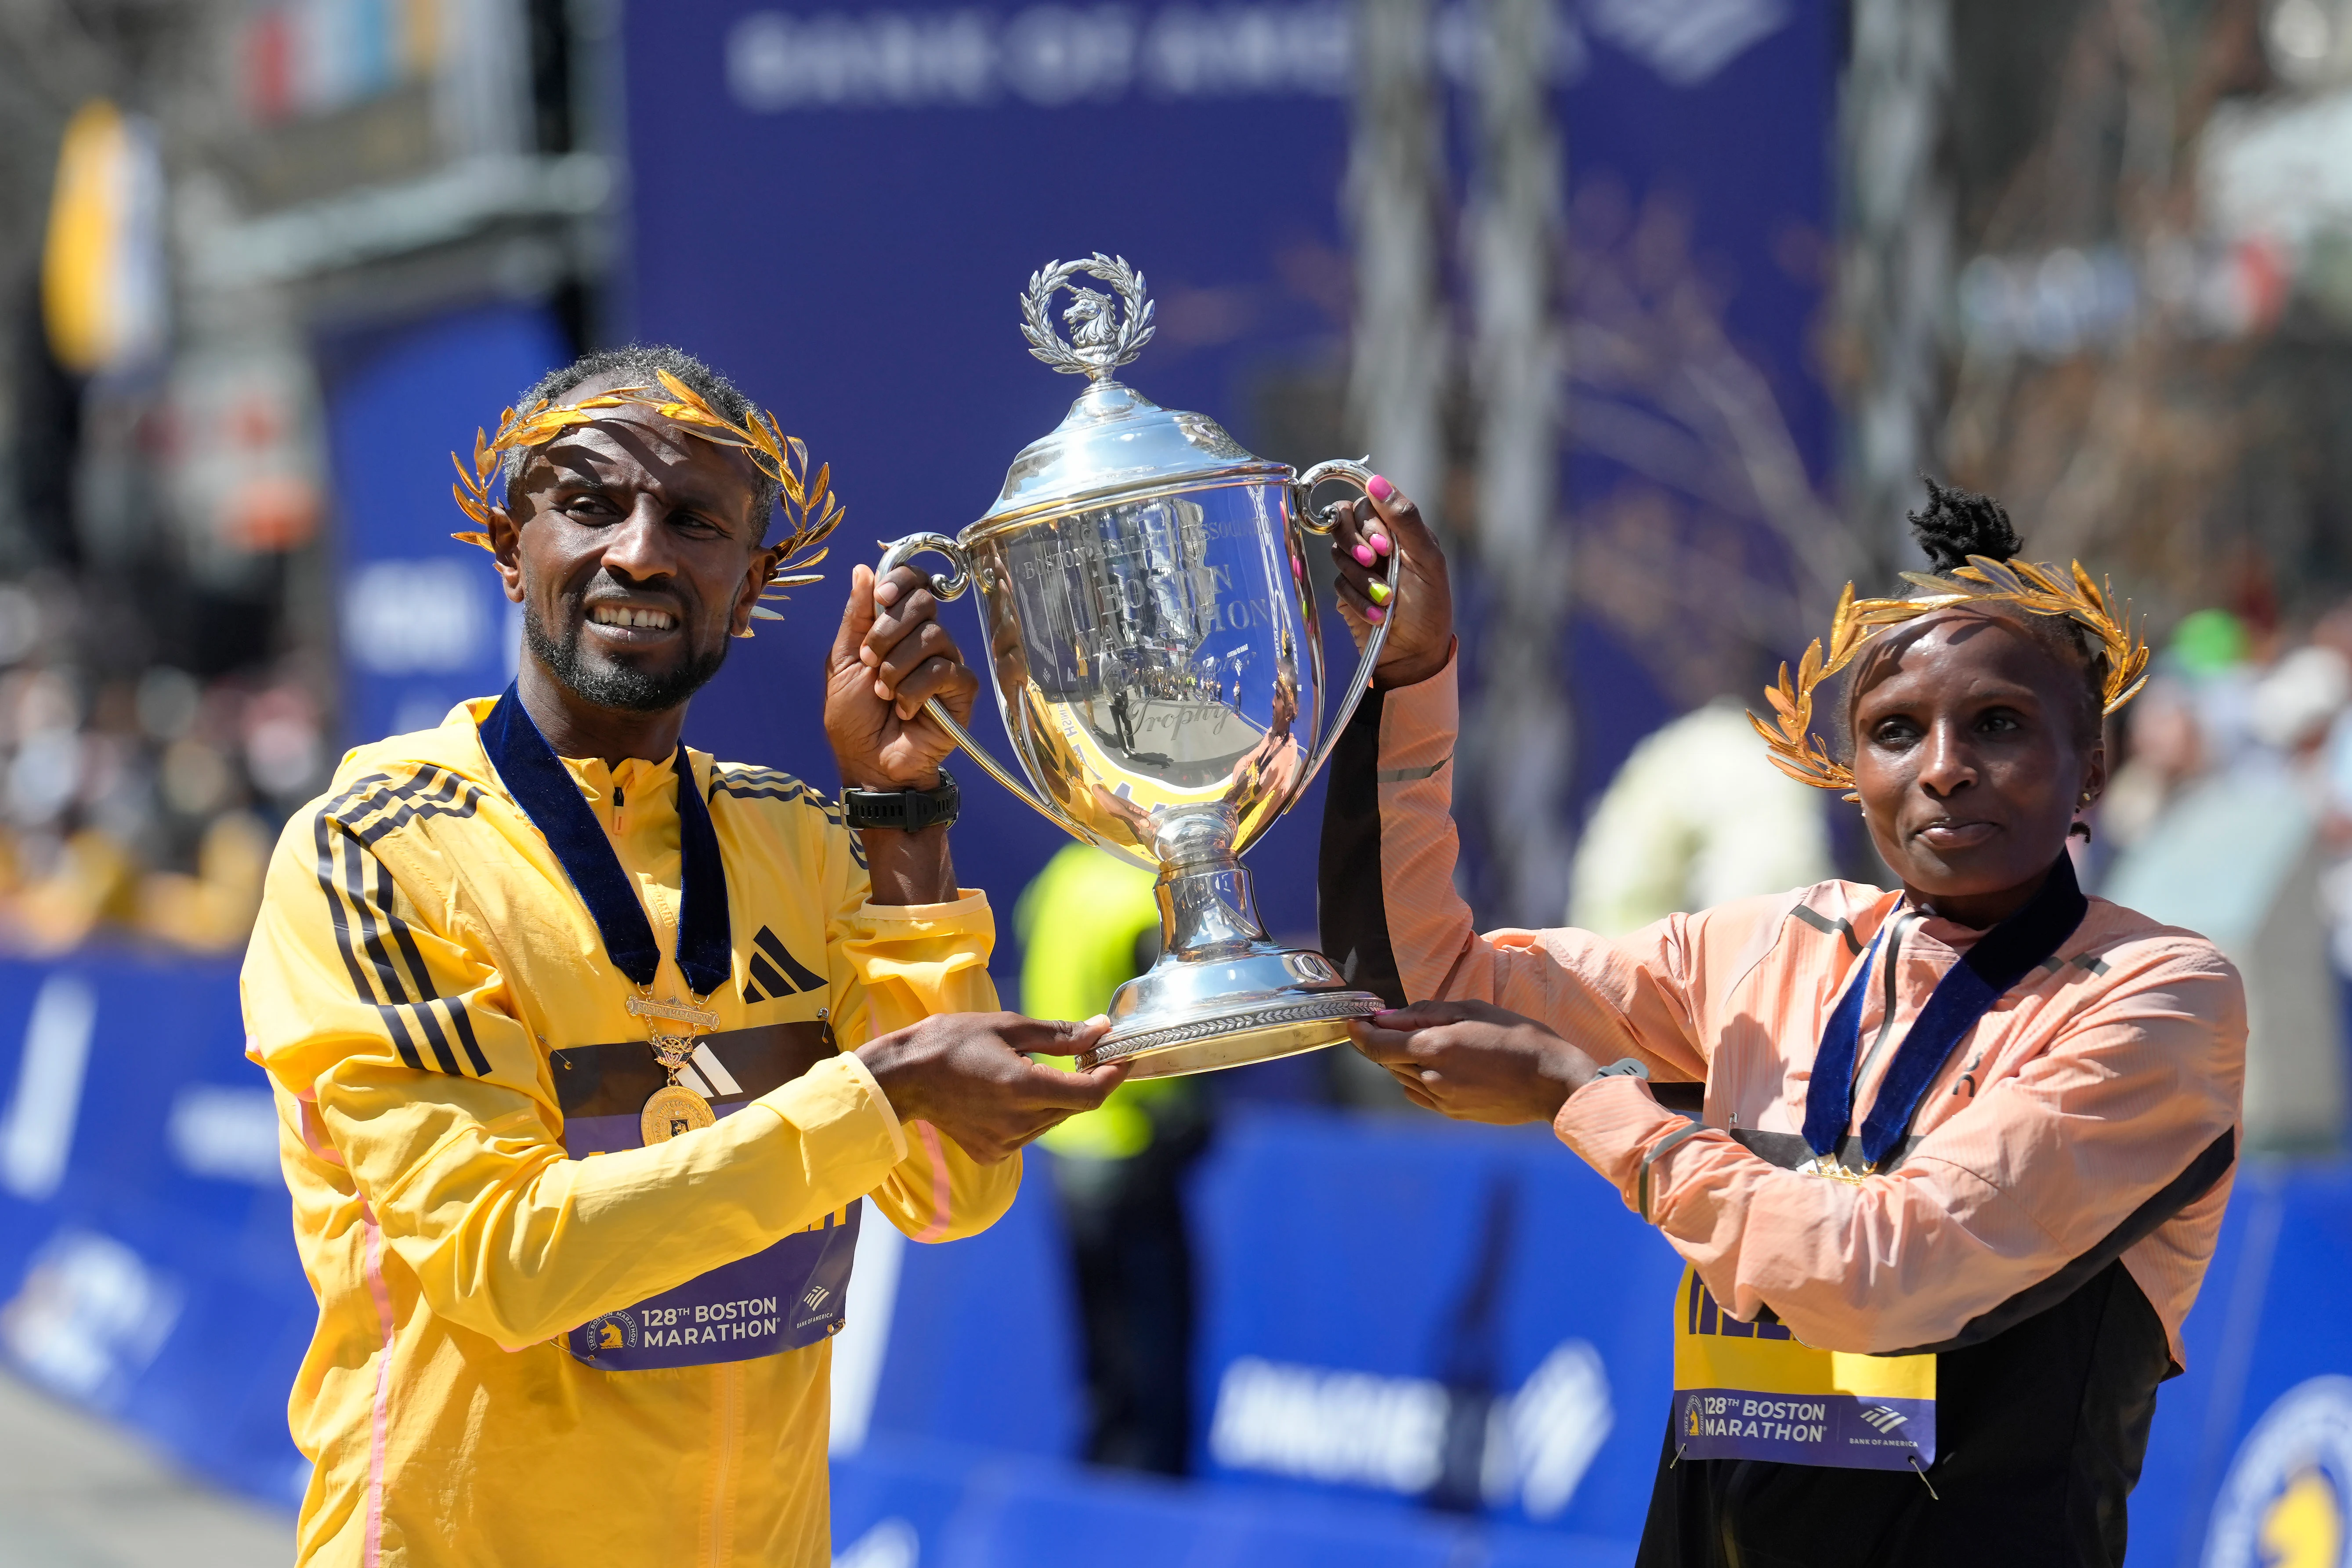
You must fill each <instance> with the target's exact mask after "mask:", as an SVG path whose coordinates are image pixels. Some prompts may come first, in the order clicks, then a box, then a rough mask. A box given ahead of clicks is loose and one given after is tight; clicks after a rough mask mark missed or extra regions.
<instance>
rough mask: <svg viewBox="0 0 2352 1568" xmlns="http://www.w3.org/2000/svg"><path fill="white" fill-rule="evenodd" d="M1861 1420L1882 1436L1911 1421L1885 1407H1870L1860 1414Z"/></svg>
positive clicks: (1890, 1407) (1891, 1408)
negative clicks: (1874, 1428)
mask: <svg viewBox="0 0 2352 1568" xmlns="http://www.w3.org/2000/svg"><path fill="white" fill-rule="evenodd" d="M1862 1418H1863V1419H1864V1421H1867V1422H1869V1423H1870V1424H1871V1426H1874V1427H1876V1428H1877V1429H1878V1431H1879V1432H1880V1433H1881V1434H1882V1435H1884V1434H1886V1433H1890V1432H1893V1431H1894V1430H1895V1428H1896V1427H1897V1426H1902V1425H1903V1424H1904V1423H1905V1422H1906V1421H1908V1420H1910V1419H1911V1417H1909V1416H1908V1415H1904V1414H1903V1412H1901V1411H1900V1410H1897V1409H1895V1408H1894V1407H1893V1406H1891V1405H1872V1406H1871V1407H1870V1408H1869V1409H1867V1410H1865V1411H1864V1412H1863V1413H1862Z"/></svg>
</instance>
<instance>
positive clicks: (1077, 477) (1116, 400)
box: [966, 251, 1290, 535]
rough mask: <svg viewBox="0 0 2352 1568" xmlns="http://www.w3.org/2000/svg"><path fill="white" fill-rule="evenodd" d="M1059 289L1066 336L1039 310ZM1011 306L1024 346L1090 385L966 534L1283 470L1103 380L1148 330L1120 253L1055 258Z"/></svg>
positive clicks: (1138, 290)
mask: <svg viewBox="0 0 2352 1568" xmlns="http://www.w3.org/2000/svg"><path fill="white" fill-rule="evenodd" d="M1081 272H1084V273H1089V274H1091V275H1093V276H1094V277H1096V278H1098V279H1102V280H1103V281H1105V282H1107V283H1108V284H1109V285H1110V286H1111V288H1112V289H1114V290H1115V291H1116V293H1117V295H1118V300H1117V303H1118V304H1121V305H1124V306H1125V307H1126V308H1125V310H1124V311H1123V312H1118V313H1117V317H1116V319H1115V312H1114V301H1113V300H1112V298H1111V296H1110V295H1107V294H1100V293H1097V292H1096V291H1095V290H1094V289H1085V288H1080V287H1079V286H1077V285H1076V283H1074V282H1073V281H1072V279H1074V278H1076V276H1077V275H1078V274H1079V273H1081ZM1059 289H1068V290H1069V291H1070V292H1071V294H1072V295H1074V296H1075V297H1076V298H1075V299H1074V300H1073V301H1072V302H1071V303H1070V304H1069V305H1068V306H1067V307H1066V308H1065V309H1064V310H1063V311H1062V320H1063V321H1065V322H1066V324H1067V325H1068V326H1069V328H1070V337H1069V338H1068V339H1067V340H1065V339H1064V338H1063V337H1062V335H1061V334H1060V333H1059V332H1056V331H1055V330H1054V327H1053V323H1052V320H1051V318H1050V316H1049V315H1048V313H1047V310H1048V307H1049V305H1050V304H1051V302H1052V300H1053V296H1054V294H1055V291H1056V290H1059ZM1021 313H1022V316H1023V318H1024V324H1023V326H1022V329H1021V331H1022V335H1023V336H1024V337H1026V338H1027V339H1028V340H1029V352H1030V353H1032V354H1034V356H1036V357H1037V358H1038V359H1041V360H1043V361H1045V363H1047V364H1049V365H1052V366H1053V367H1054V368H1055V370H1056V371H1059V372H1061V373H1063V374H1068V375H1084V376H1087V378H1089V380H1090V382H1091V384H1090V385H1088V386H1087V390H1086V391H1085V392H1084V393H1083V394H1081V395H1079V397H1078V400H1077V401H1076V403H1073V404H1072V405H1070V412H1069V413H1068V415H1067V416H1065V417H1064V418H1063V420H1062V422H1061V424H1059V425H1058V426H1055V427H1054V429H1053V430H1052V431H1051V432H1049V433H1048V434H1046V435H1045V436H1043V437H1039V438H1038V439H1036V440H1034V441H1032V442H1030V443H1029V445H1028V446H1026V447H1023V448H1022V449H1021V455H1020V456H1019V457H1017V458H1013V467H1012V468H1011V469H1010V470H1009V471H1008V472H1007V473H1006V474H1005V476H1004V488H1003V490H1002V491H1000V492H999V493H998V495H997V498H996V500H995V503H994V504H993V505H992V506H991V507H990V508H989V509H988V510H987V511H986V512H985V513H983V514H982V517H981V519H980V521H978V522H976V523H974V524H972V526H971V529H969V530H967V531H966V532H967V535H969V534H971V533H974V532H978V531H985V530H988V529H992V528H994V527H996V526H998V525H999V524H1002V523H1005V522H1009V521H1013V520H1016V519H1019V520H1024V521H1025V520H1027V519H1029V518H1032V517H1037V516H1050V515H1054V514H1057V513H1061V512H1066V511H1076V510H1084V509H1087V508H1089V507H1095V506H1100V505H1103V504H1105V503H1107V502H1109V501H1114V500H1118V499H1119V498H1120V497H1123V496H1128V495H1134V494H1139V493H1154V494H1158V493H1165V492H1167V491H1170V490H1181V489H1192V488H1195V487H1198V486H1201V485H1209V484H1223V483H1232V482H1233V481H1234V480H1236V479H1287V478H1288V477H1289V476H1290V469H1289V468H1288V467H1287V466H1286V465H1285V464H1281V463H1274V462H1268V461H1267V460H1266V459H1265V458H1260V457H1257V456H1255V455H1254V454H1252V453H1251V452H1250V451H1249V450H1248V449H1246V448H1245V447H1243V446H1242V444H1241V443H1240V442H1238V441H1236V440H1234V438H1233V437H1231V436H1229V435H1227V434H1225V430H1224V426H1221V425H1219V424H1218V423H1217V422H1216V421H1215V420H1213V419H1211V418H1210V417H1208V416H1206V415H1202V414H1188V413H1186V412H1184V411H1182V410H1181V409H1171V408H1162V407H1160V405H1158V404H1156V403H1154V402H1152V401H1151V400H1150V398H1148V397H1146V396H1144V395H1142V394H1141V393H1139V392H1138V391H1136V390H1135V389H1134V388H1133V387H1131V386H1127V385H1125V384H1121V383H1119V382H1118V381H1115V380H1113V379H1112V378H1111V373H1112V372H1114V371H1116V370H1117V369H1118V367H1119V366H1120V365H1123V364H1125V363H1128V362H1129V361H1130V360H1132V359H1134V358H1135V357H1136V355H1137V354H1138V353H1141V352H1142V349H1143V345H1144V344H1145V343H1147V342H1150V341H1151V335H1152V332H1153V331H1154V330H1155V329H1154V328H1153V326H1152V322H1151V302H1150V300H1149V299H1147V298H1146V297H1145V295H1144V292H1143V275H1142V274H1141V273H1140V272H1138V271H1136V270H1135V269H1134V268H1130V267H1129V266H1128V264H1127V261H1126V259H1125V258H1120V257H1108V256H1104V255H1103V254H1101V253H1100V252H1099V251H1097V253H1096V254H1095V255H1094V256H1093V257H1091V258H1087V259H1086V260H1083V261H1057V262H1055V263H1054V264H1053V265H1051V266H1049V267H1047V268H1045V269H1044V270H1042V271H1040V272H1038V273H1036V274H1035V275H1034V276H1033V277H1032V278H1031V279H1029V288H1028V290H1027V291H1026V292H1025V293H1024V295H1023V296H1022V300H1021Z"/></svg>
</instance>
